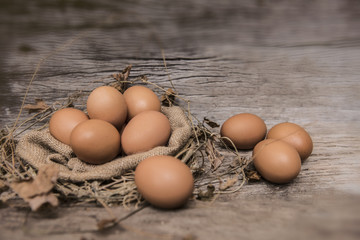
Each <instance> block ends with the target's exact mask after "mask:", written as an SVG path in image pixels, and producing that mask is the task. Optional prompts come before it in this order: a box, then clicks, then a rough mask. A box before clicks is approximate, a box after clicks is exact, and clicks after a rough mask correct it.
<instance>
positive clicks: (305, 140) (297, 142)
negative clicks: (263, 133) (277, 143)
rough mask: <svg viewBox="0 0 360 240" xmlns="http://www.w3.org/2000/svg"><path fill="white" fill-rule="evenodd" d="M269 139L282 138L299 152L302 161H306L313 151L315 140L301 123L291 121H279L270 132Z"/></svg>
mask: <svg viewBox="0 0 360 240" xmlns="http://www.w3.org/2000/svg"><path fill="white" fill-rule="evenodd" d="M266 138H268V139H281V140H282V141H285V142H287V143H289V144H291V145H292V146H293V147H295V148H296V150H297V151H298V152H299V155H300V157H301V160H302V161H305V160H306V159H307V158H308V157H309V156H310V155H311V153H312V150H313V142H312V140H311V137H310V135H309V133H308V132H306V130H305V129H304V128H302V127H300V126H299V125H297V124H295V123H290V122H284V123H279V124H277V125H275V126H274V127H272V128H271V129H270V131H269V132H268V135H267V137H266Z"/></svg>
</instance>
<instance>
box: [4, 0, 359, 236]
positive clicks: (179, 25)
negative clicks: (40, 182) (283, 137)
mask: <svg viewBox="0 0 360 240" xmlns="http://www.w3.org/2000/svg"><path fill="white" fill-rule="evenodd" d="M0 3H1V4H2V6H3V7H2V8H0V13H1V14H0V23H1V24H0V33H1V36H2V37H1V38H0V51H1V54H2V57H1V58H0V83H1V84H0V112H1V115H0V126H1V127H4V126H5V125H9V126H11V123H13V121H14V120H15V118H16V116H17V113H18V111H19V107H20V104H21V101H22V97H23V96H24V93H25V91H26V88H27V85H28V83H29V80H30V78H31V75H32V73H33V72H34V70H35V68H36V65H37V64H38V62H39V61H40V60H41V59H44V58H46V60H45V61H44V62H43V63H42V64H41V67H40V69H39V72H38V75H37V76H36V78H35V80H34V82H33V84H32V86H31V88H30V91H29V95H28V97H27V100H26V103H32V102H33V101H34V99H35V98H39V97H40V98H43V99H44V100H45V101H46V102H48V103H52V102H55V101H61V100H63V99H65V98H66V97H67V96H68V95H69V93H70V92H72V91H76V90H80V89H86V91H90V90H91V87H90V86H89V83H90V82H93V81H97V80H100V79H103V78H105V77H106V76H108V75H110V74H112V73H114V72H117V71H119V70H121V69H122V68H123V67H124V66H126V65H128V64H132V65H133V69H132V72H131V76H132V77H137V76H141V75H144V74H145V75H147V76H148V77H149V80H151V81H153V82H156V83H157V84H159V85H162V86H164V87H170V83H169V81H168V78H169V75H170V77H171V79H172V81H173V83H174V85H175V87H176V90H178V91H179V92H180V94H181V95H182V96H183V97H184V98H187V99H189V100H190V102H191V111H192V113H193V114H194V115H195V116H196V117H197V118H198V119H202V118H203V117H207V118H209V119H211V120H213V121H216V122H218V123H219V124H221V123H223V122H224V121H225V120H226V119H227V118H228V117H230V116H232V115H234V114H236V113H240V112H251V113H254V114H257V115H259V116H260V117H262V118H263V119H264V120H265V122H266V124H267V126H268V128H270V127H272V126H273V125H275V124H276V123H279V122H283V121H291V122H295V123H297V124H300V125H302V126H304V127H305V128H306V129H307V130H308V131H309V133H310V134H311V136H312V138H313V141H314V151H313V154H312V156H311V157H310V158H309V159H308V160H307V161H306V162H305V163H304V164H303V166H302V171H301V173H300V175H299V177H298V178H297V179H296V180H295V181H294V182H292V183H290V184H287V185H281V186H280V185H273V184H270V183H267V182H265V181H261V182H255V183H249V184H246V185H245V186H244V187H243V188H242V189H241V190H240V191H239V192H237V193H236V194H231V195H224V196H221V197H219V198H218V199H217V200H216V201H215V203H214V204H213V205H209V204H207V203H200V202H194V201H192V202H190V204H189V206H188V207H187V208H186V209H183V210H178V211H165V212H164V211H159V210H156V209H152V208H146V209H144V210H142V211H141V212H139V213H137V214H136V215H134V216H133V217H131V218H129V219H128V220H126V221H124V223H123V225H124V226H123V227H121V226H120V227H117V228H115V229H112V230H111V231H109V232H107V233H97V232H95V227H96V219H101V218H104V217H106V216H107V215H106V212H105V211H104V209H102V208H96V207H94V206H92V205H90V206H87V207H84V206H63V207H61V208H60V209H59V210H58V211H55V212H51V213H49V214H45V213H30V214H29V213H28V210H26V209H22V208H9V207H4V208H1V209H0V216H1V219H2V225H1V227H0V229H1V231H0V232H1V233H0V238H1V239H9V238H10V236H14V237H13V238H14V239H25V238H29V239H64V238H74V239H118V238H119V237H120V238H121V237H123V238H124V239H149V238H154V239H159V238H162V237H164V238H170V239H184V238H186V237H188V238H189V239H192V238H191V237H193V238H198V239H219V238H221V237H223V238H224V239H238V238H243V239H289V238H295V239H304V238H313V239H358V238H359V235H360V232H359V230H358V225H359V223H360V217H359V216H360V209H359V207H358V201H359V196H360V173H359V172H360V160H359V156H360V149H359V142H360V137H359V135H360V121H359V119H360V106H359V102H360V94H359V93H360V83H359V75H360V74H359V71H360V28H359V26H360V17H359V16H360V4H359V2H358V1H351V0H332V1H325V0H316V1H311V2H304V1H292V2H291V3H290V2H288V1H280V0H279V1H265V0H258V1H190V0H184V1H175V2H169V3H166V2H158V1H140V0H138V1H122V2H121V3H118V2H117V1H110V0H107V1H102V2H101V3H98V2H96V1H89V2H87V3H86V4H85V2H83V1H75V0H74V1H70V0H66V1H53V2H52V3H49V2H47V1H41V0H39V1H31V2H30V1H29V2H27V1H20V0H16V1H1V2H0ZM67 43H68V45H65V47H63V48H61V49H58V51H56V52H54V49H56V48H58V47H59V46H64V44H67ZM161 50H163V51H164V53H165V56H166V63H167V71H166V69H165V67H164V63H163V59H162V54H161ZM49 54H51V55H49ZM47 56H48V57H47ZM86 91H85V92H86ZM180 103H181V102H180ZM181 104H183V103H181ZM26 117H27V113H26V112H24V113H23V114H22V116H21V119H24V118H26ZM215 131H219V130H218V129H215ZM242 154H243V155H244V156H249V155H250V154H251V153H250V152H243V153H242ZM225 161H226V164H229V163H230V162H231V161H232V158H231V156H227V157H226V158H225ZM127 211H128V210H126V209H123V208H121V207H117V208H114V212H115V213H116V214H117V215H118V216H122V215H125V214H126V213H127Z"/></svg>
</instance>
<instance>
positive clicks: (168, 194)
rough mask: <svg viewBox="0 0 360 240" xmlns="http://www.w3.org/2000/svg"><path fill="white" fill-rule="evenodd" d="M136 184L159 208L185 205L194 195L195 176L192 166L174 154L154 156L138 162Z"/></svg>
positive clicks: (144, 195) (141, 192) (150, 201)
mask: <svg viewBox="0 0 360 240" xmlns="http://www.w3.org/2000/svg"><path fill="white" fill-rule="evenodd" d="M135 184H136V187H137V190H138V191H139V193H140V194H141V195H142V196H143V197H144V199H145V200H147V201H148V202H149V203H150V204H152V205H153V206H155V207H158V208H166V209H173V208H179V207H181V206H183V205H184V204H185V203H186V202H187V201H188V199H189V198H190V197H191V195H192V191H193V188H194V178H193V176H192V173H191V171H190V168H189V167H188V166H187V165H186V164H185V163H183V162H181V161H180V160H179V159H177V158H175V157H172V156H153V157H149V158H146V159H145V160H143V161H142V162H140V163H139V164H138V166H137V167H136V170H135Z"/></svg>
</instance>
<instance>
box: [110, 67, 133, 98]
mask: <svg viewBox="0 0 360 240" xmlns="http://www.w3.org/2000/svg"><path fill="white" fill-rule="evenodd" d="M131 67H132V65H129V66H127V67H126V68H125V69H124V70H123V71H122V72H121V73H114V74H113V75H112V77H113V78H114V79H115V80H116V82H115V83H113V84H111V86H112V87H114V88H116V89H117V90H119V91H120V92H122V93H123V92H124V91H125V90H126V88H127V79H128V78H129V75H130V70H131Z"/></svg>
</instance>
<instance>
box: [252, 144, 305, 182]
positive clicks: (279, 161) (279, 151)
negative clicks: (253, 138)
mask: <svg viewBox="0 0 360 240" xmlns="http://www.w3.org/2000/svg"><path fill="white" fill-rule="evenodd" d="M253 162H254V166H255V168H256V170H257V171H258V172H259V173H260V175H261V176H262V177H263V178H265V179H266V180H268V181H270V182H273V183H288V182H290V181H291V180H293V179H294V178H296V177H297V175H298V174H299V172H300V170H301V159H300V156H299V154H298V152H297V151H296V149H295V148H294V147H293V146H291V145H290V144H288V143H286V142H283V141H281V140H276V139H266V140H263V141H261V142H259V143H258V144H257V145H256V146H255V148H254V151H253Z"/></svg>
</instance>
